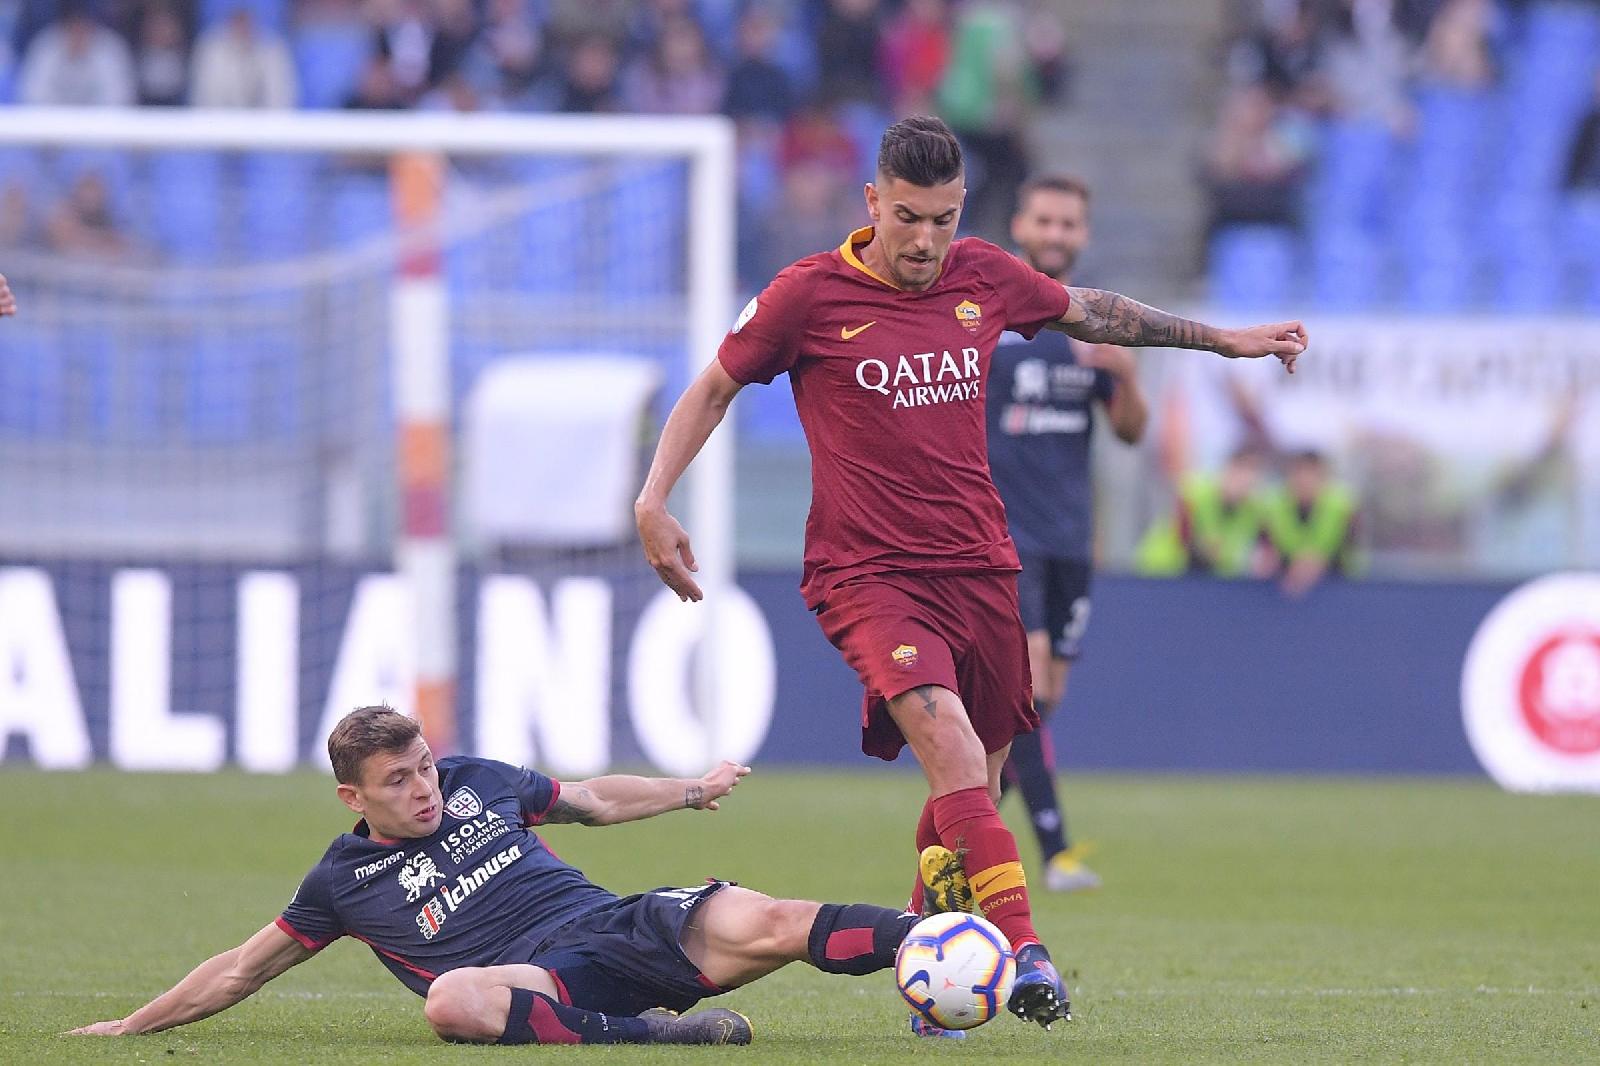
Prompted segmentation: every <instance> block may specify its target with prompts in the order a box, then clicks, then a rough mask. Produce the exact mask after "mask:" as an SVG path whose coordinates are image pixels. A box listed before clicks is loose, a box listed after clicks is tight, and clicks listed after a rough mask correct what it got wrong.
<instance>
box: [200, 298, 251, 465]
mask: <svg viewBox="0 0 1600 1066" xmlns="http://www.w3.org/2000/svg"><path fill="white" fill-rule="evenodd" d="M253 346H254V345H253V342H252V340H251V338H250V337H249V336H248V335H247V331H233V330H229V329H226V328H222V324H221V323H211V324H207V325H205V326H203V327H201V328H200V329H197V330H196V331H195V333H194V334H193V335H192V336H191V338H190V339H189V344H188V346H187V349H186V351H185V352H184V355H185V356H186V357H187V359H186V363H187V366H186V375H185V386H186V387H185V390H184V392H185V397H184V424H185V426H186V428H187V430H188V434H189V436H190V437H191V438H192V439H193V440H195V441H197V442H201V443H221V442H235V441H241V440H244V439H246V438H247V437H248V436H249V430H250V391H251V390H250V384H251V383H250V355H251V350H252V348H253Z"/></svg>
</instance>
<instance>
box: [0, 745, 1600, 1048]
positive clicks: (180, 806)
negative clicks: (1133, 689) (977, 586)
mask: <svg viewBox="0 0 1600 1066" xmlns="http://www.w3.org/2000/svg"><path fill="white" fill-rule="evenodd" d="M920 792H921V782H920V779H919V778H916V777H914V776H912V775H910V774H905V773H899V774H897V773H890V772H884V773H877V774H830V773H812V774H798V773H786V772H764V771H762V770H761V769H759V768H758V769H757V772H756V774H755V775H754V776H752V777H751V778H750V779H749V780H748V781H747V782H746V783H745V784H744V785H743V786H742V787H741V788H740V789H739V791H738V793H737V794H736V795H735V796H734V797H733V798H732V799H731V800H729V801H727V802H726V805H725V807H724V809H723V810H722V811H721V812H720V813H717V814H696V813H690V812H683V813H678V814H673V815H668V816H666V817H663V818H660V819H657V820H655V821H653V822H645V823H640V824H636V825H631V826H621V827H614V828H608V829H584V828H581V827H573V826H562V827H558V828H557V829H554V830H552V831H551V832H550V833H549V837H550V840H551V842H552V844H553V846H554V847H555V848H556V850H557V851H558V852H559V853H560V854H561V855H562V856H563V857H565V858H567V859H568V860H569V861H571V862H574V863H576V864H577V865H579V866H580V867H582V868H583V869H585V870H586V871H587V872H588V873H589V874H590V876H592V877H594V878H595V879H596V880H598V881H599V882H601V883H602V884H605V885H607V886H609V887H611V888H614V889H617V890H619V891H632V890H638V889H643V888H648V887H654V886H656V885H662V884H694V883H697V882H699V881H700V880H701V879H702V878H703V877H705V876H707V875H710V874H715V875H719V876H724V877H729V878H733V879H736V880H739V881H741V882H743V883H744V884H746V885H749V886H751V887H753V888H758V889H762V890H764V891H767V892H772V893H776V894H784V895H796V896H804V897H812V898H821V899H826V900H857V899H861V900H870V901H875V902H879V903H884V904H896V903H898V902H900V901H903V900H904V898H905V894H906V891H907V889H908V887H909V882H910V878H911V876H912V869H913V866H912V855H911V847H910V842H909V837H910V833H911V827H912V824H913V820H914V817H915V815H916V812H917V810H918V806H919V803H920ZM1067 796H1068V808H1069V811H1070V813H1071V816H1072V820H1073V825H1074V827H1075V829H1077V830H1078V831H1079V832H1080V833H1081V834H1082V835H1083V836H1085V837H1088V838H1092V839H1094V840H1096V841H1098V842H1099V850H1098V851H1097V853H1096V855H1095V859H1094V863H1093V865H1094V866H1095V867H1096V869H1098V870H1099V872H1100V873H1101V874H1103V876H1104V877H1105V881H1106V887H1105V888H1104V889H1102V890H1101V891H1099V892H1097V893H1094V894H1092V895H1087V896H1072V897H1052V896H1048V895H1046V894H1044V893H1042V892H1036V894H1035V896H1034V900H1035V907H1036V915H1037V918H1038V922H1039V927H1040V930H1041V932H1042V933H1043V934H1044V936H1045V938H1046V940H1047V941H1048V943H1049V944H1050V945H1051V946H1052V948H1053V950H1054V952H1055V954H1056V958H1057V959H1058V960H1060V961H1061V962H1063V963H1064V967H1063V968H1064V969H1066V970H1068V971H1069V972H1070V973H1071V974H1072V977H1073V981H1072V983H1073V986H1074V994H1073V1005H1074V1012H1075V1014H1076V1018H1077V1020H1076V1021H1074V1022H1073V1023H1072V1024H1071V1025H1068V1026H1058V1027H1057V1029H1056V1031H1055V1032H1051V1033H1045V1032H1043V1031H1042V1030H1038V1029H1036V1028H1032V1027H1026V1026H1024V1025H1022V1024H1021V1023H1019V1022H1017V1021H1016V1020H1014V1019H1012V1018H1009V1017H1007V1018H1002V1019H1000V1020H998V1021H997V1022H995V1023H994V1024H992V1025H989V1026H986V1027H984V1028H983V1029H980V1030H977V1031H976V1032H974V1033H973V1034H972V1037H971V1038H970V1039H968V1040H967V1041H965V1042H964V1043H959V1044H958V1043H943V1042H939V1043H931V1042H922V1043H919V1042H917V1041H915V1040H914V1039H913V1038H912V1037H911V1036H910V1035H909V1034H908V1033H907V1031H906V1028H905V1012H904V1010H903V1009H901V1007H900V1006H899V1003H898V1000H897V998H896V996H895V993H894V990H893V987H892V984H891V981H890V979H889V977H888V975H887V974H884V975H876V976H873V977H870V978H864V979H863V978H848V977H828V976H825V975H821V974H818V973H815V972H814V971H811V970H809V969H807V968H805V967H801V966H792V967H790V968H789V969H788V970H785V971H783V972H782V973H780V974H778V975H776V976H774V977H771V978H769V979H767V980H766V981H763V982H761V983H759V984H758V985H755V986H752V987H750V988H748V989H744V990H740V991H737V992H735V993H733V994H731V995H729V996H727V997H724V1000H723V1002H725V1003H727V1004H728V1005H729V1006H732V1007H735V1008H737V1009H739V1010H742V1011H743V1012H745V1013H746V1014H748V1015H749V1016H750V1017H751V1019H752V1020H753V1021H754V1023H755V1026H756V1044H755V1046H753V1047H751V1048H747V1049H729V1048H721V1049H654V1048H626V1049H622V1048H548V1049H541V1048H474V1047H457V1046H448V1045H444V1044H442V1043H440V1042H438V1041H437V1040H435V1039H434V1038H433V1036H432V1035H431V1033H430V1032H429V1031H428V1029H427V1027H426V1025H425V1024H424V1022H423V1019H422V1013H421V1010H420V1001H419V1000H418V999H416V997H414V996H412V995H411V994H410V993H409V992H407V991H405V990H404V989H403V988H401V987H400V985H399V984H398V983H397V982H395V981H394V980H393V979H392V978H390V977H389V976H388V974H387V973H386V972H385V971H384V970H383V969H382V968H381V967H380V966H379V965H378V963H377V962H376V961H375V960H374V959H373V958H372V957H371V955H370V953H369V952H368V951H367V949H366V948H364V947H362V946H361V945H360V944H357V943H355V942H353V941H349V940H344V941H340V942H339V943H337V944H335V945H334V946H333V947H331V948H329V949H327V950H326V951H325V952H324V953H323V955H322V956H321V957H319V958H316V959H313V960H312V961H311V962H309V963H306V964H305V965H303V966H301V967H299V968H298V969H296V970H292V971H290V973H289V974H287V975H286V976H284V977H282V978H280V979H279V980H278V981H276V982H274V983H273V984H271V985H269V986H268V987H267V988H266V989H265V990H263V991H262V992H261V993H260V994H259V995H257V996H256V997H255V998H254V999H252V1000H249V1001H246V1002H245V1003H244V1004H242V1005H240V1006H239V1007H237V1008H235V1009H234V1010H232V1011H230V1012H227V1013H225V1014H222V1015H220V1016H218V1017H216V1018H213V1019H210V1020H208V1021H205V1022H201V1023H199V1024H197V1025H194V1026H191V1027H189V1028H186V1029H179V1030H175V1031H171V1032H167V1033H161V1034H157V1035H153V1036H145V1037H138V1038H124V1039H118V1040H90V1039H79V1038H73V1039H69V1038H64V1037H59V1036H57V1035H56V1034H57V1033H59V1032H61V1031H62V1030H65V1029H68V1028H70V1027H72V1026H74V1025H77V1024H82V1023H85V1022H89V1021H93V1020H96V1019H100V1018H108V1017H117V1016H120V1015H122V1014H124V1013H126V1012H127V1011H129V1010H130V1009H132V1008H133V1007H135V1006H137V1005H139V1004H141V1003H143V1002H144V1001H145V1000H146V999H148V998H149V997H150V996H152V995H154V994H155V993H156V992H159V991H161V990H162V989H164V988H165V987H167V985H169V984H170V983H171V982H173V981H175V980H176V979H177V978H179V977H181V976H182V975H183V974H184V973H185V972H187V970H188V968H189V967H190V966H191V965H192V964H194V963H196V962H198V961H200V960H201V959H202V958H204V957H205V956H207V955H209V954H211V953H213V952H216V951H219V950H222V949H225V948H228V947H231V946H233V945H234V944H236V943H238V942H239V941H240V940H242V939H244V937H246V936H247V935H249V934H250V933H252V932H254V931H255V930H256V929H257V928H259V927H260V926H261V925H263V924H264V923H265V922H267V921H268V920H270V919H271V918H272V917H273V916H274V915H275V914H277V912H278V910H279V909H280V908H281V907H282V905H283V904H284V902H285V901H286V900H287V899H288V897H289V895H290V894H291V892H292V891H293V889H294V887H295V885H296V884H297V883H298V879H299V877H300V875H301V874H302V873H303V872H304V870H305V869H306V868H308V867H309V866H310V865H311V863H312V862H313V861H315V860H316V858H317V857H318V856H319V855H320V854H321V852H322V849H323V848H324V847H325V845H326V843H327V841H328V839H329V838H330V837H331V836H332V835H333V834H334V833H337V832H339V831H341V830H343V829H344V828H346V827H347V825H348V818H347V817H346V816H345V813H344V809H343V808H342V807H341V806H339V805H338V803H337V801H336V800H335V798H334V796H333V793H332V782H331V780H330V779H328V778H325V777H319V776H314V775H310V774H301V775H294V776H289V777H281V778H275V777H250V776H246V775H242V774H235V773H227V774H220V775H215V776H206V777H167V776H138V775H118V774H113V773H107V772H95V773H89V774H77V775H74V774H60V775H49V774H41V773H34V772H25V771H16V770H12V771H5V772H0V809H3V810H4V817H3V819H0V856H3V860H0V871H3V872H0V885H3V886H4V893H3V898H4V902H3V905H0V939H3V949H0V950H3V953H4V954H3V957H4V960H5V961H4V964H3V966H0V1062H4V1063H21V1064H33V1063H57V1062H119V1063H121V1062H126V1063H134V1062H206V1063H211V1062H271V1063H312V1062H328V1063H350V1062H375V1063H383V1064H384V1066H403V1064H405V1063H423V1062H426V1063H430V1064H431V1063H449V1062H471V1063H477V1064H482V1063H488V1062H512V1061H528V1060H530V1059H535V1058H537V1059H540V1060H544V1059H560V1060H563V1061H579V1060H582V1059H595V1060H603V1061H608V1062H615V1061H627V1062H645V1063H654V1062H663V1063H678V1062H700V1061H707V1060H712V1059H715V1060H718V1061H730V1062H731V1061H734V1060H739V1061H748V1062H752V1063H756V1062H759V1063H814V1062H827V1063H891V1062H894V1063H898V1062H913V1061H918V1062H927V1061H931V1060H936V1059H938V1060H953V1059H962V1060H971V1061H981V1062H984V1063H990V1062H1015V1063H1024V1062H1027V1063H1033V1062H1039V1061H1042V1060H1043V1059H1045V1058H1050V1059H1057V1058H1059V1059H1063V1060H1070V1061H1074V1062H1081V1063H1104V1062H1132V1063H1169V1062H1170V1063H1199V1062H1217V1063H1247V1062H1251V1063H1253V1062H1282V1063H1311V1062H1327V1063H1350V1062H1451V1063H1464V1062H1472V1063H1478V1062H1491V1061H1494V1062H1558V1063H1576V1062H1583V1061H1588V1062H1594V1061H1597V1060H1600V800H1596V799H1594V798H1581V797H1551V798H1544V797H1538V798H1534V797H1514V796H1507V795H1504V794H1502V793H1500V792H1498V791H1496V790H1495V789H1494V788H1493V787H1492V786H1490V785H1488V784H1484V783H1478V782H1465V781H1448V780H1444V781H1410V780H1408V781H1395V780H1386V781H1354V780H1291V779H1282V778H1278V779H1274V778H1183V777H1154V776H1146V777H1109V776H1084V777H1080V778H1074V779H1070V780H1069V782H1068V791H1067ZM1007 813H1008V815H1009V816H1010V817H1011V818H1012V820H1013V823H1014V824H1016V823H1017V822H1019V821H1020V819H1018V818H1017V811H1016V809H1015V808H1010V809H1008V811H1007ZM1024 857H1025V859H1027V860H1028V862H1029V864H1030V870H1031V869H1033V868H1034V865H1033V859H1034V855H1033V854H1032V852H1031V844H1029V843H1027V842H1025V843H1024Z"/></svg>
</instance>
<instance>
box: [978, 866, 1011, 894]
mask: <svg viewBox="0 0 1600 1066" xmlns="http://www.w3.org/2000/svg"><path fill="white" fill-rule="evenodd" d="M1004 876H1005V871H1002V872H1000V873H997V874H994V875H992V876H990V877H986V878H984V879H983V883H982V884H979V883H978V882H977V881H974V882H972V893H973V895H976V896H981V895H983V893H984V890H985V889H987V888H988V887H989V886H990V885H992V884H994V883H995V882H996V881H998V880H1000V878H1002V877H1004Z"/></svg>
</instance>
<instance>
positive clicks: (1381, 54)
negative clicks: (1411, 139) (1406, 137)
mask: <svg viewBox="0 0 1600 1066" xmlns="http://www.w3.org/2000/svg"><path fill="white" fill-rule="evenodd" d="M1394 16H1395V4H1394V0H1338V4H1337V6H1336V7H1335V8H1334V9H1333V14H1332V15H1331V17H1330V29H1329V33H1328V35H1327V40H1326V42H1325V44H1324V46H1323V49H1322V59H1321V63H1320V70H1321V71H1322V73H1323V75H1324V77H1325V79H1326V82H1327V87H1328V92H1329V96H1330V104H1331V107H1332V109H1333V111H1334V112H1335V114H1337V115H1338V116H1339V117H1340V118H1343V119H1346V120H1349V121H1352V122H1358V123H1365V122H1378V123H1382V124H1383V125H1385V126H1387V127H1388V128H1389V130H1390V131H1391V132H1393V133H1396V134H1404V133H1407V132H1409V131H1410V129H1411V127H1412V124H1413V119H1414V116H1413V112H1412V107H1411V101H1410V96H1409V94H1408V87H1407V82H1408V80H1409V75H1410V67H1411V49H1410V46H1409V45H1408V44H1407V42H1406V39H1405V37H1404V36H1403V35H1402V34H1401V33H1400V30H1399V29H1398V27H1397V26H1396V25H1395V21H1394Z"/></svg>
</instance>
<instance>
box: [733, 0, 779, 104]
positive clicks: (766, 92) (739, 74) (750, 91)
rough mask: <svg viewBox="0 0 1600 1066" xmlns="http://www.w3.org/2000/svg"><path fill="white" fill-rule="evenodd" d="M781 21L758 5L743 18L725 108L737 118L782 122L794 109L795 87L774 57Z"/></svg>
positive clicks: (768, 9)
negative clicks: (773, 52)
mask: <svg viewBox="0 0 1600 1066" xmlns="http://www.w3.org/2000/svg"><path fill="white" fill-rule="evenodd" d="M777 36H778V20H777V17H776V16H775V15H774V14H773V12H772V10H771V9H770V8H768V7H766V6H765V5H758V6H753V7H751V8H749V9H748V10H747V11H745V13H744V16H743V17H742V18H740V19H739V33H738V38H739V40H738V54H739V59H738V62H737V63H735V64H734V67H733V70H732V71H730V72H729V74H728V91H727V94H726V95H725V96H724V97H723V98H722V110H723V112H724V113H725V114H727V115H729V116H731V117H733V118H734V119H753V120H758V121H767V122H773V123H777V122H782V121H783V120H784V119H786V118H788V117H789V115H790V113H791V112H792V111H793V110H794V87H793V86H792V85H791V84H790V82H789V75H788V73H787V72H786V71H785V70H784V69H783V68H782V67H780V66H779V65H778V64H777V63H776V62H774V61H773V58H772V48H773V44H774V42H775V41H776V40H777Z"/></svg>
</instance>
